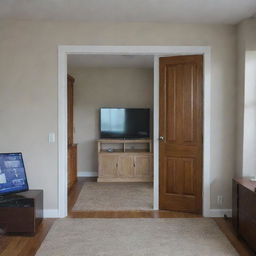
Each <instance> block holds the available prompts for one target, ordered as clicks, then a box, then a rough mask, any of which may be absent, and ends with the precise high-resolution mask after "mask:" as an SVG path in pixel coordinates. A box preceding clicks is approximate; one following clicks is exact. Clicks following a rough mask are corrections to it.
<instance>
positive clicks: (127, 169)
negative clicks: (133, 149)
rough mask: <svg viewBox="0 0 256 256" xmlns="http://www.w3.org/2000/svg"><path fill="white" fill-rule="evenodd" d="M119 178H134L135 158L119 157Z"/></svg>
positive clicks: (129, 156) (128, 156)
mask: <svg viewBox="0 0 256 256" xmlns="http://www.w3.org/2000/svg"><path fill="white" fill-rule="evenodd" d="M117 176H118V177H122V178H130V177H134V157H133V156H131V155H120V156H119V157H118V168H117Z"/></svg>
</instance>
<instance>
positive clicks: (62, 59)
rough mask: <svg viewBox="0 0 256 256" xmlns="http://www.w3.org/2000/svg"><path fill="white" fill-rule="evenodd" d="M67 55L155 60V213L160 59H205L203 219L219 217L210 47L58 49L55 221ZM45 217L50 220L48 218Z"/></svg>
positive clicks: (61, 209)
mask: <svg viewBox="0 0 256 256" xmlns="http://www.w3.org/2000/svg"><path fill="white" fill-rule="evenodd" d="M68 54H84V55H92V54H96V55H98V54H102V55H107V54H115V55H152V56H154V137H153V138H154V149H153V150H154V163H153V165H154V209H155V210H157V209H158V186H159V180H158V160H157V159H158V144H159V143H158V138H159V130H158V124H159V119H158V118H159V115H158V111H159V81H158V78H159V74H158V64H159V57H160V56H163V57H164V56H171V55H194V54H202V55H204V78H203V81H204V83H203V86H204V108H203V109H204V148H203V152H204V160H203V215H204V216H205V217H211V216H212V217H214V216H217V215H218V216H220V215H221V214H222V212H219V211H216V210H212V211H211V210H210V169H211V157H210V156H211V151H210V138H211V47H210V46H149V45H141V46H131V45H127V46H94V45H59V46H58V184H59V187H58V206H57V209H56V211H55V213H56V214H55V215H54V216H55V217H65V216H67V193H66V191H67V183H66V178H67V176H66V175H67V165H66V161H67V153H66V152H67V148H66V147H67V145H65V142H66V140H67V138H66V98H65V97H66V77H67V55H68ZM45 216H53V215H52V214H47V213H46V215H45Z"/></svg>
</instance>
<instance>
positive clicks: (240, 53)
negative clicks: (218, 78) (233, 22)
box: [237, 19, 256, 176]
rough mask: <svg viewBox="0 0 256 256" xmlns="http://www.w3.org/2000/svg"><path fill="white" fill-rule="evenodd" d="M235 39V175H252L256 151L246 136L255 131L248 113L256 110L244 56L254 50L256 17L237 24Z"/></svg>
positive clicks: (254, 172) (255, 168)
mask: <svg viewBox="0 0 256 256" xmlns="http://www.w3.org/2000/svg"><path fill="white" fill-rule="evenodd" d="M237 41H238V45H237V59H238V69H237V81H238V86H237V92H238V93H237V175H239V176H240V175H246V176H252V175H256V171H255V170H256V162H255V160H254V158H255V157H254V155H255V153H256V152H255V150H254V146H253V143H254V139H253V137H251V138H249V137H248V135H249V134H248V132H249V131H250V132H251V133H252V134H251V136H253V134H254V132H256V130H255V131H254V132H253V131H252V130H251V129H252V122H254V121H253V120H252V119H251V118H252V117H253V114H250V112H251V111H253V112H256V109H253V107H252V103H253V102H252V101H256V96H255V98H254V99H253V98H252V96H253V95H254V93H255V91H254V89H253V85H252V84H251V85H250V84H249V83H247V86H246V79H247V78H246V76H245V70H246V58H247V60H248V61H249V59H250V58H251V57H249V55H248V52H249V51H256V19H248V20H245V21H243V22H241V23H240V24H239V25H238V33H237ZM246 56H247V57H246ZM247 81H248V80H247ZM249 105H250V106H251V107H250V110H249V109H248V106H249ZM255 108H256V107H255Z"/></svg>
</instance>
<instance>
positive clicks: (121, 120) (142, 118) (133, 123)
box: [100, 108, 150, 139]
mask: <svg viewBox="0 0 256 256" xmlns="http://www.w3.org/2000/svg"><path fill="white" fill-rule="evenodd" d="M149 128H150V109H148V108H101V109H100V137H101V138H112V139H113V138H116V139H120V138H122V139H142V138H149V137H150V129H149Z"/></svg>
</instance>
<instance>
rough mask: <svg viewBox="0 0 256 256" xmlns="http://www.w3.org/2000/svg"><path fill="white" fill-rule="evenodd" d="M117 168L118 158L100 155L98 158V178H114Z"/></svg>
mask: <svg viewBox="0 0 256 256" xmlns="http://www.w3.org/2000/svg"><path fill="white" fill-rule="evenodd" d="M117 167H118V156H116V155H111V154H109V155H100V156H99V177H104V178H107V177H109V178H110V177H116V176H117Z"/></svg>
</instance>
